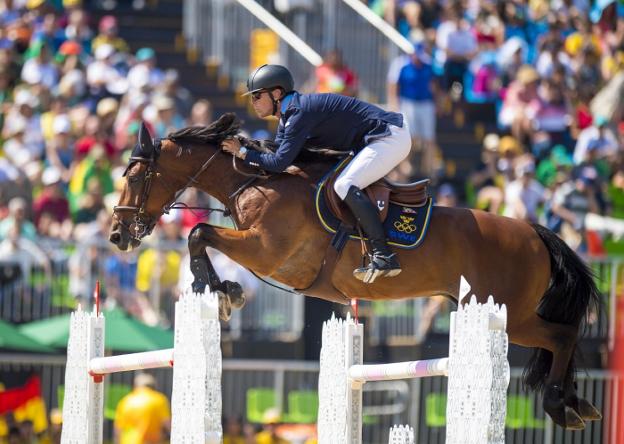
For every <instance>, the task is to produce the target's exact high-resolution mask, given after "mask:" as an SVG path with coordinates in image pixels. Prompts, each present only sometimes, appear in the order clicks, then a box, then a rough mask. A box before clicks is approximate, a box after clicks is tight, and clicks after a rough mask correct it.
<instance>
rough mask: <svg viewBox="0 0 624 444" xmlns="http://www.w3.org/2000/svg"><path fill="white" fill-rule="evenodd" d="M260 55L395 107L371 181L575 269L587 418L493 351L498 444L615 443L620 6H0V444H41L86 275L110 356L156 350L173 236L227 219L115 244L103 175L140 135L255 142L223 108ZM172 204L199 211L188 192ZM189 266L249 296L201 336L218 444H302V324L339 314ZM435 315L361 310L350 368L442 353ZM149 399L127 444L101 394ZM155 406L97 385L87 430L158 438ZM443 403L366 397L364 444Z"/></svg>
mask: <svg viewBox="0 0 624 444" xmlns="http://www.w3.org/2000/svg"><path fill="white" fill-rule="evenodd" d="M284 29H286V31H285V30H284ZM263 63H279V64H284V65H286V66H288V68H289V69H290V70H291V71H292V72H293V74H294V76H295V81H296V84H297V89H298V90H299V91H301V92H304V93H307V92H314V91H316V92H335V93H339V94H345V95H352V96H357V97H360V98H362V99H364V100H367V101H371V102H373V103H376V104H379V105H380V106H382V107H384V108H387V109H393V110H397V111H401V112H403V113H404V114H405V115H406V118H407V119H408V121H409V124H410V129H411V131H412V139H413V146H412V154H411V155H410V157H409V158H408V159H407V160H406V161H405V162H403V163H402V164H401V165H400V166H399V167H398V168H397V169H396V170H395V171H394V172H393V173H392V174H391V176H392V179H394V180H398V181H411V180H417V179H420V178H423V177H430V178H431V180H432V189H431V193H432V195H434V196H435V198H436V201H437V204H438V205H446V206H462V207H471V208H480V209H483V210H485V211H490V212H493V213H497V214H501V215H505V216H509V217H515V218H521V219H526V220H529V221H534V222H539V223H542V224H543V225H545V226H547V227H548V228H550V229H552V230H554V231H556V232H557V233H558V234H560V236H561V237H562V238H563V239H564V240H565V241H566V242H567V243H568V244H569V245H570V246H572V247H573V248H574V249H575V250H576V251H577V252H578V253H580V254H581V255H583V257H584V258H585V259H586V260H587V262H588V264H589V265H590V266H591V267H592V269H593V270H594V271H595V274H596V281H597V283H598V285H599V288H600V291H601V294H602V297H603V305H602V307H601V309H600V310H599V311H598V312H596V313H592V314H591V316H590V321H589V324H588V329H587V334H586V336H585V338H584V339H583V340H582V342H581V347H580V349H581V351H582V359H581V360H580V367H581V368H582V369H587V370H586V371H581V372H580V373H579V391H580V393H581V395H583V396H584V397H586V398H588V399H590V400H591V401H592V402H593V403H594V404H596V405H597V406H598V407H599V408H600V409H601V410H602V412H603V413H604V415H605V419H604V420H603V421H601V422H594V423H591V424H588V426H587V428H586V429H585V430H584V431H582V432H575V433H572V432H563V431H562V430H561V429H558V428H554V427H553V425H552V423H551V422H550V420H549V419H548V418H546V417H545V415H544V412H543V410H542V408H541V404H540V402H539V400H538V397H537V396H536V395H535V394H534V393H528V392H526V391H525V390H524V389H523V387H522V384H521V382H520V381H521V371H522V367H523V365H524V363H525V362H526V359H527V358H528V353H527V351H526V350H524V349H521V348H519V347H515V346H511V347H510V362H511V365H512V369H513V370H512V380H511V384H510V391H509V399H508V413H507V421H506V425H507V442H508V443H624V428H622V425H621V424H619V423H618V421H617V419H619V418H622V415H624V401H623V400H622V393H624V379H623V378H622V372H623V371H624V358H623V356H624V327H623V325H624V324H622V317H623V316H624V295H623V294H622V293H623V291H624V287H623V283H624V279H623V277H622V271H623V267H622V265H623V264H622V262H623V258H624V256H623V255H624V240H623V239H622V236H623V235H624V100H623V99H624V2H622V1H614V0H611V1H609V0H550V1H548V0H529V1H526V0H510V1H494V0H462V1H457V0H447V1H437V0H371V1H360V0H258V1H254V0H132V1H130V0H0V143H1V145H0V146H1V148H0V443H5V442H6V443H56V442H59V436H60V435H59V431H60V427H61V424H62V415H61V409H62V404H63V394H64V384H63V377H64V371H65V368H64V363H65V344H66V341H67V330H68V325H69V313H70V312H71V311H72V310H73V309H75V308H76V307H77V306H78V304H80V305H81V306H82V307H83V308H90V307H91V304H92V298H91V297H92V292H93V289H94V286H95V282H96V280H100V281H101V284H102V297H103V307H104V310H105V313H106V316H107V323H109V327H108V329H107V334H108V336H110V337H107V349H108V350H109V351H110V352H111V353H113V354H114V353H125V352H133V351H147V350H154V349H160V348H168V347H170V346H171V345H172V343H173V334H172V330H171V328H172V325H173V322H174V318H173V313H174V310H173V307H174V303H175V301H176V299H177V298H178V295H179V294H180V292H181V290H182V289H184V288H186V287H187V286H188V283H189V282H190V280H191V279H192V277H190V276H189V267H188V261H189V259H188V254H187V250H186V236H187V235H188V232H189V230H190V229H191V228H192V227H193V226H194V225H195V224H197V223H198V222H206V221H208V222H210V223H214V224H218V225H222V226H231V223H230V221H229V220H228V219H227V218H221V217H218V216H216V215H214V213H213V215H212V216H211V217H210V218H208V217H207V216H206V215H205V214H202V213H201V212H190V211H174V212H172V213H171V214H169V215H167V216H164V217H163V218H161V220H160V222H159V224H158V226H157V228H156V229H155V231H154V233H153V234H152V235H151V236H150V237H149V238H148V239H147V240H146V241H145V242H144V243H143V245H142V246H141V248H139V249H137V250H135V251H132V252H126V253H120V252H118V251H115V249H114V248H113V246H112V245H111V244H109V242H108V240H107V239H108V229H109V227H110V217H111V214H112V206H113V205H115V204H116V203H117V202H118V199H119V191H120V189H121V187H122V186H123V183H124V182H123V178H122V173H123V171H124V169H125V166H126V165H127V161H128V157H129V153H130V149H131V148H132V146H133V145H134V144H135V143H136V136H137V132H138V128H139V125H140V122H142V121H143V122H145V123H146V125H147V126H148V128H149V129H150V131H151V132H152V134H153V135H154V137H164V136H166V135H167V134H168V133H169V132H171V131H174V130H177V129H180V128H182V127H184V126H189V125H208V124H209V123H211V122H212V121H213V120H215V119H216V118H217V117H218V116H219V115H221V114H222V113H224V112H235V113H236V114H237V115H238V117H239V118H240V119H241V120H243V121H244V124H243V129H244V132H245V134H246V135H247V136H250V137H254V138H258V139H263V138H272V137H273V135H274V131H275V129H276V121H273V120H259V119H257V118H256V117H255V116H254V115H253V111H252V110H251V108H250V107H249V106H248V103H247V101H246V99H245V98H242V97H240V94H241V92H243V91H244V90H245V81H246V79H247V75H248V73H249V72H250V71H251V70H252V69H253V68H255V67H257V66H259V65H261V64H263ZM250 111H251V112H250ZM183 200H184V202H186V203H187V204H189V205H205V204H210V205H213V206H214V205H217V203H216V202H212V201H211V199H210V198H209V197H208V196H206V195H203V194H202V193H198V192H196V191H195V190H188V191H187V192H186V193H185V194H184V196H183ZM209 254H210V256H211V258H212V260H213V262H214V264H215V267H216V269H217V271H218V272H219V274H220V276H221V278H222V279H229V280H232V281H238V282H240V283H241V284H242V285H243V287H244V289H245V291H246V293H247V297H248V303H247V305H246V306H245V308H244V309H243V310H242V311H236V312H235V313H234V316H233V318H232V320H231V321H230V322H229V323H228V324H223V325H222V349H223V356H224V359H225V360H224V364H223V369H224V372H223V412H224V424H225V430H226V433H227V438H228V440H229V441H226V443H227V442H229V443H256V442H257V443H284V442H292V443H312V442H315V426H314V424H315V421H316V408H317V403H318V400H317V393H316V389H317V380H318V356H319V348H320V337H321V326H322V322H323V321H324V320H326V319H328V318H329V316H330V315H331V313H332V312H336V313H337V314H339V315H345V314H346V311H347V310H348V308H347V307H342V306H335V305H332V304H330V303H328V302H324V301H320V300H316V299H313V298H309V299H304V298H303V297H301V296H299V295H294V294H290V293H287V292H285V291H281V290H278V289H275V288H273V287H270V286H268V285H266V284H264V283H262V282H260V281H259V280H257V279H256V278H255V277H253V276H252V275H250V274H249V273H248V272H247V271H246V270H244V269H242V268H240V267H238V266H237V265H236V264H234V263H232V262H231V261H229V259H228V258H226V257H225V256H223V255H221V254H220V253H218V252H217V251H209ZM467 260H470V259H469V258H467ZM484 272H487V270H484ZM458 285H459V283H458ZM453 309H454V308H453V306H452V305H451V304H450V303H449V302H448V301H446V300H444V299H437V298H429V299H423V300H408V301H391V302H376V303H369V302H361V303H360V310H359V314H360V318H361V319H363V321H364V324H365V328H366V335H365V336H366V338H367V339H366V340H367V342H366V351H365V359H366V361H368V362H391V361H405V360H410V359H420V358H434V357H440V356H445V355H446V354H447V353H448V336H447V335H448V327H449V326H448V319H449V315H448V314H449V312H450V311H451V310H453ZM618 350H619V353H618ZM148 390H149V394H150V397H149V402H148V401H144V403H145V405H143V408H147V407H146V406H148V405H151V404H149V403H150V402H152V403H155V405H158V409H157V411H158V412H159V413H158V414H156V413H152V414H153V415H155V416H154V421H156V423H157V426H155V430H153V431H152V433H153V437H151V438H147V437H146V435H140V434H137V433H134V432H133V433H134V434H132V433H130V432H129V430H130V431H132V430H134V431H136V430H138V429H139V428H140V427H141V426H140V425H137V424H134V423H132V421H131V420H130V419H129V418H131V417H133V415H134V416H136V412H132V411H130V410H131V409H130V410H129V407H128V402H125V403H124V402H123V400H124V399H130V398H127V397H132V396H136V395H137V393H143V394H145V393H147V391H148ZM162 395H164V397H162ZM170 395H171V371H170V370H158V371H153V372H150V373H149V374H139V375H134V374H132V373H128V374H115V375H112V376H110V377H108V380H107V388H106V400H105V404H106V423H105V424H106V425H105V435H106V438H107V439H108V440H110V441H111V442H112V441H113V440H114V441H115V442H122V443H124V442H127V443H131V442H132V443H134V442H136V443H139V442H166V441H167V429H168V417H169V414H168V402H169V399H170ZM142 399H143V398H142ZM9 400H11V402H9ZM120 401H122V402H120ZM445 405H446V381H445V380H444V379H443V378H429V379H415V380H411V381H391V382H379V383H369V384H367V385H366V386H365V393H364V415H365V416H364V420H365V425H364V440H365V442H367V443H375V444H377V443H382V442H387V434H388V428H389V427H390V426H391V425H392V424H394V423H398V424H401V423H403V424H411V425H412V426H413V427H414V428H415V430H416V436H417V442H422V443H438V442H439V443H442V442H444V436H445V428H444V426H445ZM153 411H156V410H153Z"/></svg>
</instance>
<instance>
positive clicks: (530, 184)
mask: <svg viewBox="0 0 624 444" xmlns="http://www.w3.org/2000/svg"><path fill="white" fill-rule="evenodd" d="M534 174H535V165H534V164H533V161H532V160H524V161H523V162H522V163H521V164H520V165H518V166H517V167H516V177H517V178H516V180H514V181H512V182H510V183H509V184H508V185H507V187H506V188H505V211H504V212H503V215H504V216H507V217H513V218H515V219H522V220H526V221H528V222H532V223H536V222H537V220H538V215H537V210H538V208H539V206H540V205H541V204H543V203H544V202H545V201H546V190H545V189H544V187H543V186H542V185H540V183H539V182H538V181H537V180H535V178H534Z"/></svg>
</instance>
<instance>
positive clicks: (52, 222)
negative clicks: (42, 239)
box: [33, 167, 72, 240]
mask: <svg viewBox="0 0 624 444" xmlns="http://www.w3.org/2000/svg"><path fill="white" fill-rule="evenodd" d="M41 182H42V184H43V186H44V188H43V191H42V192H41V194H40V195H39V196H38V197H37V198H36V199H35V201H34V202H33V209H34V211H35V226H36V227H37V228H38V230H39V232H41V231H42V229H41V223H42V219H45V221H46V222H47V224H48V228H47V229H46V230H45V231H47V233H48V234H49V235H50V236H52V237H58V238H61V239H65V240H69V239H70V235H71V230H72V224H71V219H70V217H69V202H68V201H67V198H66V197H65V193H64V191H63V188H61V172H60V171H59V170H58V169H56V168H54V167H48V168H46V170H45V171H44V172H43V176H42V178H41ZM44 216H46V217H45V218H44Z"/></svg>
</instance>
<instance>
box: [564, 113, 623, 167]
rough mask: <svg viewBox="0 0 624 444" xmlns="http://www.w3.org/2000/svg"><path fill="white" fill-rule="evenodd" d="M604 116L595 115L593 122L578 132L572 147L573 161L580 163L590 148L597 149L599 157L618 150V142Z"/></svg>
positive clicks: (609, 154)
mask: <svg viewBox="0 0 624 444" xmlns="http://www.w3.org/2000/svg"><path fill="white" fill-rule="evenodd" d="M608 123H609V122H608V120H607V118H606V117H604V116H596V118H595V121H594V124H593V125H592V126H590V127H588V128H585V129H584V130H583V131H581V133H580V134H579V137H578V140H577V142H576V147H575V148H574V163H575V164H577V165H578V164H580V163H581V162H583V161H584V160H585V159H586V157H587V152H588V150H589V148H590V146H591V147H592V149H594V150H597V151H598V153H597V155H598V156H600V157H606V156H613V155H615V153H616V152H617V151H618V147H619V143H618V141H617V138H616V136H615V134H614V133H613V131H612V130H611V129H610V128H609V127H608V126H607V124H608Z"/></svg>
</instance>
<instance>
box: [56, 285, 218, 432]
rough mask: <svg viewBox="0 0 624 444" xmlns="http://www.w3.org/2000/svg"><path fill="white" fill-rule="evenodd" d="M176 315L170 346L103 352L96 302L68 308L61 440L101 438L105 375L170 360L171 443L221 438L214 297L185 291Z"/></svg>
mask: <svg viewBox="0 0 624 444" xmlns="http://www.w3.org/2000/svg"><path fill="white" fill-rule="evenodd" d="M97 305H98V304H96V307H97ZM175 321H176V322H175V340H174V348H172V349H166V350H156V351H150V352H143V353H132V354H126V355H118V356H110V357H104V316H103V315H102V314H101V313H99V312H98V309H97V308H95V309H94V312H93V313H86V312H84V311H82V310H81V309H80V308H78V310H77V311H76V312H74V313H72V316H71V327H70V336H69V343H68V345H67V366H66V370H65V400H64V403H63V431H62V435H61V443H62V444H101V443H102V440H103V436H102V432H103V401H104V396H103V395H104V383H103V376H104V375H107V374H110V373H116V372H122V371H131V370H143V369H149V368H159V367H170V366H173V390H172V399H171V411H172V424H171V443H175V444H187V443H200V442H201V443H211V444H212V443H220V442H221V438H222V430H221V368H222V364H221V344H220V338H221V327H220V324H219V308H218V297H217V296H216V295H199V294H193V293H191V292H190V291H188V292H187V293H186V294H184V295H182V296H181V297H180V300H179V301H178V302H176V312H175ZM174 364H175V365H174Z"/></svg>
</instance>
